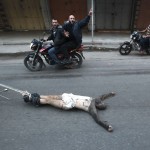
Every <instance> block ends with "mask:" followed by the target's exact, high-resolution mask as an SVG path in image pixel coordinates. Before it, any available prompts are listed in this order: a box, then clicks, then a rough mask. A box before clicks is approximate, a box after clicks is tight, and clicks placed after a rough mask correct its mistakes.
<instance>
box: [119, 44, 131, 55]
mask: <svg viewBox="0 0 150 150" xmlns="http://www.w3.org/2000/svg"><path fill="white" fill-rule="evenodd" d="M131 50H132V46H131V44H130V43H129V42H125V43H123V44H122V45H121V46H120V48H119V53H120V54H121V55H128V54H130V52H131Z"/></svg>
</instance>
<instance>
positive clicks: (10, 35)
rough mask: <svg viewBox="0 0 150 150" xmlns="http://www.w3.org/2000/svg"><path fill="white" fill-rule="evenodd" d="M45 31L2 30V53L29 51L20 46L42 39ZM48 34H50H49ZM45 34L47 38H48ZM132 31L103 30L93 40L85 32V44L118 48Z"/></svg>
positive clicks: (88, 46)
mask: <svg viewBox="0 0 150 150" xmlns="http://www.w3.org/2000/svg"><path fill="white" fill-rule="evenodd" d="M42 33H43V32H41V31H35V32H34V31H24V32H14V31H12V32H3V31H1V32H0V54H4V53H8V54H9V53H11V54H12V53H18V52H22V53H23V52H27V51H30V49H29V48H28V49H25V48H22V49H21V48H19V47H21V46H22V47H23V46H29V44H30V42H31V41H32V39H33V38H36V39H40V38H43V35H42ZM47 36H48V35H47ZM47 36H45V38H47ZM129 37H130V33H120V32H113V33H110V32H105V33H104V32H101V33H94V38H93V40H92V36H91V33H90V32H88V33H83V45H85V46H86V48H87V49H88V48H89V49H90V48H91V47H93V48H94V49H97V50H102V49H103V50H104V49H112V50H114V49H118V47H119V46H120V44H121V43H123V42H124V41H129V40H130V39H129ZM10 46H17V47H18V48H9V47H10ZM4 49H5V50H4Z"/></svg>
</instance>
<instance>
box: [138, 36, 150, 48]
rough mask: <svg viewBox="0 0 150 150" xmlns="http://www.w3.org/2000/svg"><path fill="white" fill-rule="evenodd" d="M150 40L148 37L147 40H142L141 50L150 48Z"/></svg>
mask: <svg viewBox="0 0 150 150" xmlns="http://www.w3.org/2000/svg"><path fill="white" fill-rule="evenodd" d="M149 40H150V38H149V37H147V38H142V39H141V40H140V45H141V48H142V49H147V48H149V46H150V43H149Z"/></svg>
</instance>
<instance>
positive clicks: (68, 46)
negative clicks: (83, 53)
mask: <svg viewBox="0 0 150 150" xmlns="http://www.w3.org/2000/svg"><path fill="white" fill-rule="evenodd" d="M76 47H77V44H76V42H74V41H68V42H65V43H64V44H63V45H61V46H60V47H59V50H60V51H61V52H62V53H63V54H64V55H65V58H66V59H69V53H68V51H69V50H72V49H75V48H76Z"/></svg>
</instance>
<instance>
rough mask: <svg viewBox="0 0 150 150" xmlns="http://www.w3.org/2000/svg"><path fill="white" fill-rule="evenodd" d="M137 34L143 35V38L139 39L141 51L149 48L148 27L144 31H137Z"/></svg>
mask: <svg viewBox="0 0 150 150" xmlns="http://www.w3.org/2000/svg"><path fill="white" fill-rule="evenodd" d="M139 32H141V33H145V34H144V35H143V36H142V37H143V38H141V40H140V45H141V48H142V51H143V50H145V49H147V48H149V46H150V25H149V26H148V27H147V28H146V29H144V30H142V31H139Z"/></svg>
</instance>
